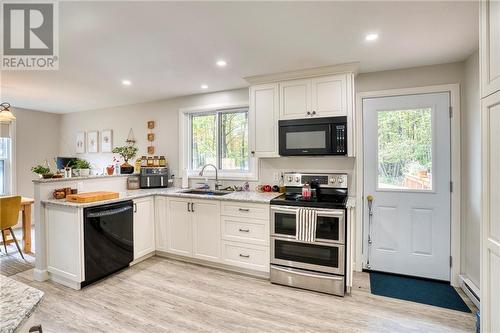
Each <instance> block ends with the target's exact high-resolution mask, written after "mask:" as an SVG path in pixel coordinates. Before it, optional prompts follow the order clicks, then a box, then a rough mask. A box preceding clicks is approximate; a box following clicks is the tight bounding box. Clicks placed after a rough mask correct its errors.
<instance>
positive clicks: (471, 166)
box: [461, 51, 481, 288]
mask: <svg viewBox="0 0 500 333" xmlns="http://www.w3.org/2000/svg"><path fill="white" fill-rule="evenodd" d="M463 92H464V96H463V97H464V104H465V107H464V108H463V110H462V161H463V163H462V216H461V218H462V219H461V220H462V248H461V250H462V267H461V268H462V274H463V275H465V276H467V277H468V278H469V279H470V280H471V281H472V282H473V283H474V284H475V285H476V286H477V287H478V288H479V283H480V276H479V274H480V260H479V257H480V245H481V244H480V241H481V239H480V222H481V200H480V198H481V149H480V148H481V127H480V125H481V123H480V120H481V109H480V96H479V52H478V51H476V52H475V53H473V54H472V55H471V56H470V57H469V58H468V59H467V61H466V62H465V85H464V89H463Z"/></svg>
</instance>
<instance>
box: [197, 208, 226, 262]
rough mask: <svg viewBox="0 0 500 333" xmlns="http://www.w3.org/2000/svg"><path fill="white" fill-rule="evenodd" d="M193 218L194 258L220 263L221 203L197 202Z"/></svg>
mask: <svg viewBox="0 0 500 333" xmlns="http://www.w3.org/2000/svg"><path fill="white" fill-rule="evenodd" d="M192 210H193V212H192V216H193V256H194V257H195V258H199V259H204V260H211V261H219V260H220V257H221V253H220V252H221V249H220V240H221V234H220V202H219V201H215V200H195V201H193V206H192Z"/></svg>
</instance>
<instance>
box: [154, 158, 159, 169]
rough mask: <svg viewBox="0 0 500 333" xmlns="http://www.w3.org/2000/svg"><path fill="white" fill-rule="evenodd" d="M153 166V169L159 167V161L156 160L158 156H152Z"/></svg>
mask: <svg viewBox="0 0 500 333" xmlns="http://www.w3.org/2000/svg"><path fill="white" fill-rule="evenodd" d="M153 166H154V167H159V166H160V159H159V158H158V156H154V157H153Z"/></svg>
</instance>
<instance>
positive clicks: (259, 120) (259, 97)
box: [249, 83, 279, 157]
mask: <svg viewBox="0 0 500 333" xmlns="http://www.w3.org/2000/svg"><path fill="white" fill-rule="evenodd" d="M249 100H250V104H249V106H250V114H251V115H252V117H253V118H252V119H253V122H254V125H253V128H254V130H253V133H254V140H253V141H254V147H252V153H253V155H254V156H255V157H276V156H278V112H279V111H278V108H279V96H278V84H277V83H270V84H260V85H256V86H251V87H250V98H249Z"/></svg>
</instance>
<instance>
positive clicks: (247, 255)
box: [240, 253, 250, 258]
mask: <svg viewBox="0 0 500 333" xmlns="http://www.w3.org/2000/svg"><path fill="white" fill-rule="evenodd" d="M240 257H242V258H250V255H249V254H242V253H240Z"/></svg>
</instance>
